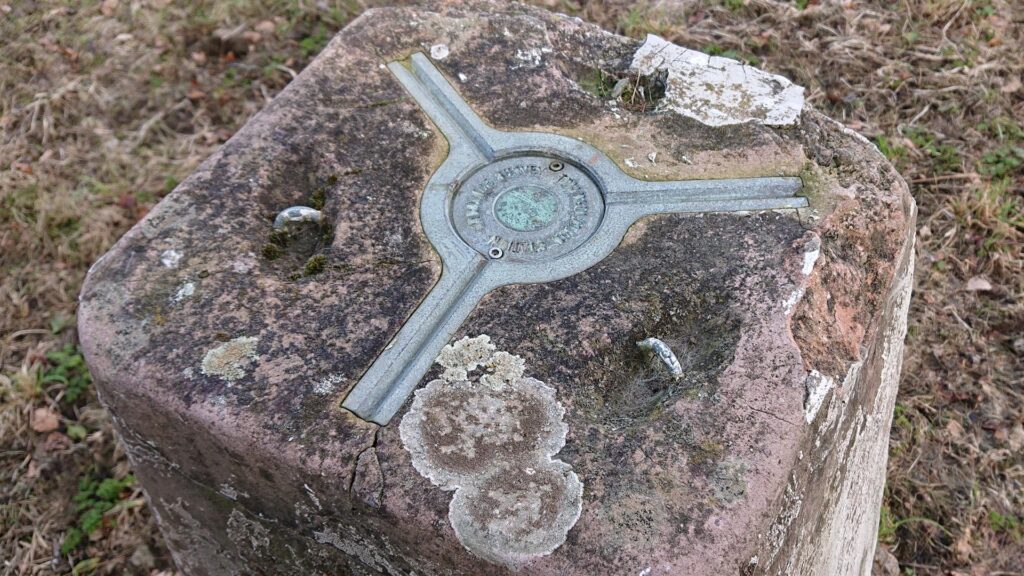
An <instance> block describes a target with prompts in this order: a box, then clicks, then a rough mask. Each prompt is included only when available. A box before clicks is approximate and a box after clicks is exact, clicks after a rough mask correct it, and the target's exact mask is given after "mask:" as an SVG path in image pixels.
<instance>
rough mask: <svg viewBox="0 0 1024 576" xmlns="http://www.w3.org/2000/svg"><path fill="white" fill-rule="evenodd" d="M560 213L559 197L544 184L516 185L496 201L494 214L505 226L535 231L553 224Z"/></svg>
mask: <svg viewBox="0 0 1024 576" xmlns="http://www.w3.org/2000/svg"><path fill="white" fill-rule="evenodd" d="M557 215H558V198H556V197H555V193H554V192H552V191H551V190H549V189H547V188H544V187H542V186H533V185H527V186H516V187H514V188H510V189H508V190H506V191H504V192H502V193H501V194H500V195H499V196H498V198H497V200H496V201H495V202H494V216H495V217H496V218H497V219H498V221H500V222H501V223H502V224H504V225H505V226H508V227H509V228H511V229H513V230H518V231H520V232H533V231H535V230H540V229H541V228H544V227H546V226H548V225H549V224H551V223H552V222H553V221H554V220H555V217H556V216H557Z"/></svg>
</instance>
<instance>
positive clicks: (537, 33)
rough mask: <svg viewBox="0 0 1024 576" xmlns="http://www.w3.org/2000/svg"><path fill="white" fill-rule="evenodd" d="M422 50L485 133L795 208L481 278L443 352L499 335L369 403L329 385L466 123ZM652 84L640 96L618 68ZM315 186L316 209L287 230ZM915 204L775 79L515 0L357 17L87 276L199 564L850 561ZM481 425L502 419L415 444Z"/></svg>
mask: <svg viewBox="0 0 1024 576" xmlns="http://www.w3.org/2000/svg"><path fill="white" fill-rule="evenodd" d="M416 52H421V53H424V54H427V55H429V57H430V58H431V61H432V63H433V65H434V66H436V67H437V69H438V70H439V71H440V72H441V73H442V74H443V75H444V77H445V78H446V79H447V80H448V82H450V83H451V84H452V86H453V87H454V89H455V90H456V91H458V93H459V94H460V95H461V97H462V98H464V99H465V100H466V101H467V102H468V103H469V104H470V106H471V107H472V108H473V110H475V111H476V112H477V113H478V114H479V115H480V116H481V118H482V119H483V121H484V122H486V123H487V124H489V125H490V126H492V127H494V128H496V129H499V130H505V131H539V132H549V133H555V134H560V135H563V136H569V137H575V138H579V139H582V140H584V141H586V142H587V143H589V144H590V145H592V146H594V147H595V148H597V149H598V150H600V151H601V152H602V153H603V154H605V155H607V156H608V158H609V159H610V160H611V162H613V163H614V164H615V165H617V166H619V168H620V169H621V170H623V171H624V172H626V173H627V174H629V175H630V176H632V177H634V178H636V179H638V180H641V181H648V182H650V181H658V180H686V179H721V178H748V177H776V176H791V177H799V178H800V181H801V185H802V188H801V194H802V195H803V196H805V197H806V198H807V199H808V206H807V207H806V208H801V209H799V210H795V209H787V210H778V211H770V212H754V213H716V214H711V213H709V214H657V215H653V216H649V217H645V218H642V219H640V220H639V221H637V222H636V223H635V224H634V225H633V226H632V227H630V228H629V230H628V231H627V232H626V233H625V236H624V237H623V238H622V240H621V242H620V244H619V245H618V246H617V247H616V248H615V249H614V251H613V252H612V253H611V254H609V255H608V256H607V257H606V258H605V259H604V260H602V261H601V262H599V263H597V264H595V265H594V266H592V267H590V268H588V269H587V270H584V271H583V272H581V273H579V274H575V275H573V276H570V277H567V278H563V279H561V280H556V281H553V282H548V283H543V284H529V285H527V284H518V285H510V286H505V287H502V288H499V289H496V290H494V291H492V292H490V293H489V294H487V295H486V296H484V297H483V298H482V299H481V300H480V301H479V303H478V304H477V306H476V307H475V308H474V310H473V311H472V313H471V314H470V315H469V317H468V319H467V320H466V321H465V322H464V324H463V325H462V326H461V327H460V328H459V331H458V333H457V334H456V335H455V336H454V338H453V339H452V342H451V343H452V344H454V343H456V342H459V341H463V340H462V339H463V338H465V337H468V339H467V340H465V342H477V343H480V342H490V343H492V344H493V345H494V346H495V347H496V349H497V350H500V351H502V352H501V353H500V354H499V353H498V352H495V351H493V350H492V352H493V355H490V356H488V357H487V358H486V359H484V358H483V357H481V359H475V357H468V356H467V357H466V358H462V360H465V362H462V363H460V362H461V360H460V362H455V361H454V360H453V356H452V353H451V350H449V356H447V357H445V358H442V359H441V364H442V365H441V366H435V367H434V368H432V369H431V371H430V372H428V373H427V374H426V375H425V377H424V378H423V379H422V380H421V381H420V383H419V386H418V392H419V394H418V395H417V396H416V398H417V399H418V400H417V401H416V402H414V401H413V399H412V398H410V399H409V401H407V403H406V405H405V406H404V407H403V408H402V409H401V410H400V411H399V412H398V414H397V415H396V416H395V417H394V419H392V420H391V422H390V423H389V424H388V425H386V426H379V425H377V424H374V423H371V422H367V421H364V420H361V419H359V418H358V417H356V416H355V415H354V414H353V413H351V412H348V411H347V410H344V409H343V408H342V407H341V403H342V402H343V401H344V399H345V397H346V394H347V393H348V391H349V390H350V389H351V388H352V386H354V385H355V383H356V382H357V381H358V380H359V378H360V376H361V375H362V374H363V373H364V372H365V371H366V370H367V369H368V368H369V366H370V365H371V363H372V362H373V361H374V359H375V358H376V357H378V355H380V354H381V352H382V351H383V350H384V349H385V347H386V346H387V345H388V342H389V341H390V340H391V338H392V337H393V336H394V335H395V334H396V333H397V331H398V330H399V329H400V328H401V326H402V325H403V323H404V322H405V320H406V318H408V317H409V315H410V314H412V313H413V311H414V310H415V309H416V308H417V306H418V304H419V302H420V301H421V300H422V299H423V298H424V297H425V296H426V294H427V293H428V292H429V291H430V290H431V289H432V287H433V286H434V285H435V283H436V282H437V281H438V278H439V277H440V274H441V265H440V259H439V257H438V255H437V254H436V252H435V250H434V248H433V246H431V244H430V242H429V241H428V240H427V239H426V237H425V235H424V232H423V227H422V224H421V220H420V215H419V212H418V210H419V205H420V200H421V198H422V193H423V189H424V186H425V185H426V183H427V181H428V179H429V178H430V176H431V174H433V172H434V171H435V170H436V169H437V167H438V166H439V165H441V163H442V162H443V161H444V159H445V157H446V156H447V154H448V153H449V147H448V142H447V140H446V139H445V138H444V136H443V135H442V134H441V133H440V132H439V131H438V130H437V128H436V127H435V126H434V124H433V123H432V122H431V121H430V119H429V118H428V116H426V115H425V114H424V113H423V110H422V109H421V108H420V107H419V106H418V105H417V103H416V102H415V101H414V100H413V99H412V98H410V97H409V96H408V94H407V93H406V92H405V90H404V89H403V88H402V85H401V84H400V83H399V82H398V81H396V79H395V77H394V76H393V75H392V73H391V71H389V70H388V69H387V67H386V65H387V63H389V62H393V61H396V60H404V59H406V58H408V57H409V56H410V55H411V54H413V53H416ZM654 73H656V74H664V81H665V83H666V98H665V100H664V101H663V102H661V103H660V104H656V103H652V104H651V106H652V107H653V108H647V107H646V106H627V105H626V104H624V103H623V102H622V101H620V100H615V99H614V98H613V97H611V96H610V94H609V90H610V89H611V88H612V87H611V86H606V85H604V84H602V82H606V80H602V79H606V78H607V76H608V75H609V74H611V75H613V76H615V75H617V76H616V77H618V76H621V77H623V78H632V79H633V80H634V81H636V79H637V76H636V74H654ZM631 74H632V75H633V76H631ZM595 79H596V81H597V84H595ZM606 83H607V82H606ZM616 83H617V82H616ZM698 89H699V91H701V92H700V93H701V94H705V93H704V92H703V91H705V90H711V91H713V92H715V93H716V94H717V95H718V97H720V98H721V102H720V103H719V104H720V105H716V106H714V107H706V106H701V105H697V104H699V102H695V101H694V100H693V97H691V95H692V94H691V93H693V91H694V90H698ZM746 93H749V94H746ZM745 94H746V95H747V96H750V98H746V97H744V95H745ZM705 95H706V94H705ZM702 97H703V96H702ZM751 103H753V104H752V105H749V106H748V104H751ZM311 202H322V203H323V206H322V211H323V215H324V225H322V226H321V227H319V228H318V227H316V226H313V227H307V228H304V229H303V232H302V233H301V234H299V235H298V236H297V237H296V238H291V239H282V238H279V237H276V236H274V235H273V233H272V232H271V224H272V221H273V216H274V214H275V213H276V212H277V211H278V210H280V209H282V208H285V207H287V206H291V205H296V204H308V203H311ZM913 216H914V209H913V201H912V199H910V196H909V193H908V191H907V188H906V185H905V184H904V183H903V181H902V180H901V179H900V178H899V176H898V175H897V174H896V173H895V172H894V171H893V169H892V167H891V166H889V165H888V164H887V163H886V161H885V159H884V158H883V157H882V156H881V155H880V154H879V153H878V151H877V150H876V149H875V148H874V147H873V146H872V145H871V144H870V143H869V142H867V141H866V140H864V139H863V138H861V137H859V136H857V135H855V134H853V133H851V132H850V131H848V130H846V129H844V128H842V127H841V126H840V125H838V124H837V123H834V122H832V121H830V120H828V119H826V118H824V117H823V116H821V115H820V114H818V113H816V112H814V111H812V110H808V109H803V108H802V89H800V88H799V87H797V86H793V85H792V84H790V83H788V81H785V80H784V79H779V78H777V77H772V76H771V75H768V74H766V73H761V72H757V71H754V70H753V69H749V67H744V66H742V65H740V64H738V63H735V62H731V61H728V60H727V59H722V58H717V57H715V58H712V57H710V56H707V55H701V54H699V53H696V52H693V51H690V50H685V49H683V48H680V47H676V46H671V45H669V44H667V43H666V42H664V41H663V40H661V39H659V38H656V37H651V38H648V39H647V40H645V41H643V42H638V41H636V40H631V39H627V38H622V37H619V36H615V35H613V34H610V33H607V32H604V31H601V30H599V29H597V28H596V27H593V26H591V25H587V24H585V23H583V22H582V21H580V20H578V19H574V18H568V17H565V16H561V15H556V14H552V13H549V12H545V11H543V10H539V9H535V8H529V7H524V6H519V5H516V4H510V3H506V2H497V1H493V2H491V1H486V0H483V1H479V2H465V3H461V2H460V3H454V2H433V3H429V4H428V5H427V6H426V7H417V8H395V9H378V10H369V11H367V12H366V13H365V14H364V15H362V16H361V17H360V18H358V19H357V20H355V21H354V22H353V23H352V24H351V25H350V26H348V27H347V28H346V29H345V30H343V31H342V32H340V33H339V34H338V35H337V36H336V37H335V38H334V39H333V40H332V41H331V42H330V43H329V45H328V46H327V47H326V48H325V50H324V52H323V53H322V54H321V55H320V56H319V57H318V58H317V59H316V60H315V61H314V62H312V63H311V64H310V65H309V66H308V67H307V68H306V70H304V71H303V72H302V74H300V75H299V77H298V78H296V80H295V81H294V82H293V83H292V84H290V85H289V86H288V88H286V89H285V90H284V91H283V92H282V93H281V94H280V95H279V96H278V97H277V98H276V99H275V100H274V101H273V102H272V103H271V104H269V105H268V107H267V108H266V109H265V110H264V111H262V112H260V113H259V114H257V115H256V116H255V117H254V118H253V119H252V120H251V121H250V122H249V123H248V124H247V125H246V126H245V127H244V128H242V129H241V130H240V131H239V132H238V133H237V134H236V135H235V136H234V137H233V138H232V139H231V140H230V141H229V142H228V143H226V144H225V146H224V147H223V148H222V149H221V150H219V151H218V152H217V153H216V154H215V155H214V156H212V157H211V158H210V159H209V160H207V161H206V162H204V164H203V165H202V166H201V167H200V168H199V169H198V170H197V171H196V172H195V173H194V174H193V175H192V176H190V177H189V178H188V179H187V180H186V181H185V182H183V183H182V184H181V186H179V187H178V188H177V189H176V190H175V191H174V192H173V193H172V194H171V195H169V196H168V197H167V198H166V199H164V200H163V201H162V202H161V203H160V204H159V205H158V206H156V207H155V208H154V209H153V210H152V211H151V212H150V214H149V215H148V216H147V217H146V219H144V220H143V221H142V222H141V223H140V224H139V225H138V226H136V227H135V228H133V229H132V230H131V231H130V232H129V233H128V234H127V235H126V236H125V237H124V238H123V239H121V240H120V241H119V242H118V244H117V245H116V246H115V247H114V248H113V249H112V250H111V252H110V253H109V254H107V255H106V256H104V257H103V258H102V259H101V260H100V261H99V262H97V263H96V264H95V265H94V267H93V269H92V270H91V271H90V275H89V277H88V279H87V282H86V285H85V287H84V289H83V293H82V297H81V302H82V303H81V308H80V314H79V323H80V334H81V338H82V345H83V349H84V351H85V354H86V358H87V360H88V362H89V364H90V367H91V369H92V370H93V373H94V376H95V379H96V382H97V386H98V388H99V390H100V392H101V397H102V400H103V401H104V403H105V404H106V405H107V406H108V408H109V409H110V411H111V413H112V414H113V418H114V421H115V424H116V426H117V429H118V431H119V433H120V435H121V437H122V438H123V440H124V442H125V445H126V447H127V450H128V453H129V456H130V458H131V460H132V463H133V466H134V467H135V469H136V471H137V473H138V475H139V478H140V481H141V483H142V485H143V486H144V488H145V489H146V491H147V494H148V497H149V499H150V501H151V503H152V505H153V508H154V510H155V512H156V514H157V516H158V518H159V521H160V525H161V528H162V530H163V531H164V534H165V536H166V538H167V541H168V544H169V546H170V548H171V550H172V552H173V554H174V556H175V560H176V562H177V563H178V565H179V568H180V569H181V570H182V571H183V572H184V573H186V574H188V575H190V576H195V575H206V574H210V575H213V574H253V573H255V574H296V573H301V574H337V573H342V574H348V573H351V574H389V575H396V574H403V575H405V574H410V573H413V572H415V573H416V574H418V575H420V576H423V575H434V574H437V575H440V574H445V575H477V574H494V575H501V574H513V573H515V574H536V575H556V574H558V575H562V574H570V575H571V574H587V575H603V574H642V575H645V576H655V575H668V574H681V573H682V574H733V573H744V572H745V573H766V574H780V573H781V574H857V573H863V570H864V566H865V564H864V559H870V557H871V551H872V550H873V543H874V534H875V530H876V529H877V513H878V505H879V498H880V494H881V487H882V483H883V482H884V474H885V452H886V438H887V431H888V427H889V422H890V419H891V413H892V403H893V398H894V395H895V390H896V380H897V378H898V369H899V356H900V352H901V348H900V346H901V342H902V334H903V331H904V330H905V318H906V293H905V291H906V290H907V289H908V288H907V286H909V284H908V282H909V278H910V277H911V263H912V260H913V258H912V239H913ZM314 257H315V259H314ZM311 262H313V263H316V262H319V264H318V265H317V266H311V265H310V263H311ZM483 336H487V339H484V338H483ZM648 337H656V338H659V339H661V340H663V341H665V342H666V343H668V344H669V345H670V346H671V347H672V349H673V350H674V351H675V353H676V355H677V356H678V357H679V358H678V360H679V361H680V364H681V367H682V368H683V372H684V375H683V377H682V379H680V380H678V381H675V380H673V379H672V378H671V377H669V376H667V375H666V373H665V372H664V371H663V370H661V369H660V368H659V366H658V365H657V364H655V363H652V362H651V361H650V358H648V357H647V356H645V355H644V354H643V353H642V351H640V350H638V348H637V347H636V342H637V341H640V340H643V339H645V338H648ZM452 350H454V348H453V349H452ZM463 352H464V351H463ZM467 354H468V353H467ZM469 356H472V355H471V354H470V355H469ZM467 358H468V359H467ZM478 360H479V361H478ZM484 365H486V366H484ZM481 366H484V367H483V368H481ZM499 366H500V368H501V369H500V370H499V369H498V367H499ZM481 370H482V371H483V373H485V375H486V377H481V376H480V372H481ZM499 372H500V373H501V374H504V376H502V377H501V378H499V377H498V376H497V374H498V373H499ZM471 374H472V375H471ZM502 378H505V379H507V380H508V381H507V382H504V381H502V382H498V380H502ZM485 385H486V386H491V388H490V389H488V390H483V389H482V388H473V387H474V386H485ZM445 394H448V395H449V396H445ZM446 399H452V400H453V401H452V402H447V400H446ZM455 401H457V402H458V406H455V404H456V402H455ZM438 406H440V408H438ZM410 407H414V408H410ZM446 407H449V408H450V409H449V408H446ZM524 407H525V408H524ZM531 407H532V408H531ZM446 410H447V411H446ZM516 410H520V411H522V410H527V411H528V412H529V413H528V414H519V413H517V412H516ZM481 414H491V415H492V416H493V415H498V416H500V418H499V417H497V416H494V417H491V416H480V415H481ZM406 418H408V421H405V419H406ZM467 422H468V423H469V424H470V428H472V429H474V430H478V431H479V430H490V431H491V432H487V433H481V434H477V436H473V437H471V438H468V439H467V438H465V437H464V438H458V437H457V435H455V436H456V440H458V441H457V442H450V443H448V444H444V446H443V448H444V450H441V452H443V454H441V455H439V454H438V453H437V452H438V450H435V448H436V447H437V446H435V444H439V443H438V442H433V443H432V442H428V441H425V440H424V439H429V438H443V439H445V441H446V442H447V441H448V440H450V439H451V437H452V435H451V434H447V432H446V431H449V428H450V427H452V426H455V425H456V424H458V425H463V424H466V423H467ZM431 423H433V424H431ZM517 423H518V424H521V425H522V426H520V427H521V428H523V429H522V430H520V429H518V428H517ZM529 423H534V424H537V426H535V427H534V428H531V427H530V426H528V425H527V424H529ZM538 423H539V424H538ZM431 425H433V426H435V427H434V428H433V429H430V428H429V426H431ZM425 426H426V428H425ZM446 427H448V428H446ZM403 428H404V429H405V432H404V433H403V431H402V429H403ZM531 434H533V435H535V436H536V437H537V438H540V440H536V442H534V441H533V440H530V438H533V436H531ZM494 438H504V439H507V441H506V442H504V444H503V445H502V446H499V447H495V446H492V445H490V444H488V441H490V440H493V439H494ZM474 442H477V443H476V444H474ZM531 442H532V443H531ZM492 444H493V443H492ZM478 448H479V449H480V451H477V449H478ZM488 451H490V452H488ZM453 454H454V456H453ZM495 454H496V455H498V456H500V457H495ZM478 456H479V458H477V457H478ZM459 458H461V460H460V459H459ZM474 458H477V459H476V460H474ZM488 458H490V459H489V460H488ZM481 462H489V463H490V464H488V465H480V463H481ZM474 466H476V467H474ZM502 467H504V468H502ZM499 468H500V469H499ZM513 468H514V469H513ZM523 486H527V487H529V486H535V487H536V489H535V490H532V491H531V490H530V489H525V488H522V487H523ZM488 507H490V508H488ZM489 510H495V511H502V513H506V512H507V513H509V516H508V517H513V516H514V515H515V514H519V515H520V517H521V518H525V519H526V521H524V522H520V523H518V524H517V525H515V526H503V525H502V522H503V518H504V517H502V518H498V519H497V520H494V519H492V518H491V517H490V516H489V515H488V514H487V512H488V511H489ZM545 514H546V515H547V516H545ZM548 517H550V518H554V519H555V521H553V522H547V523H546V522H545V518H548ZM494 534H498V535H502V536H503V537H504V536H507V535H509V534H514V535H515V538H507V537H504V539H502V538H495V537H492V536H493V535H494Z"/></svg>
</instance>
